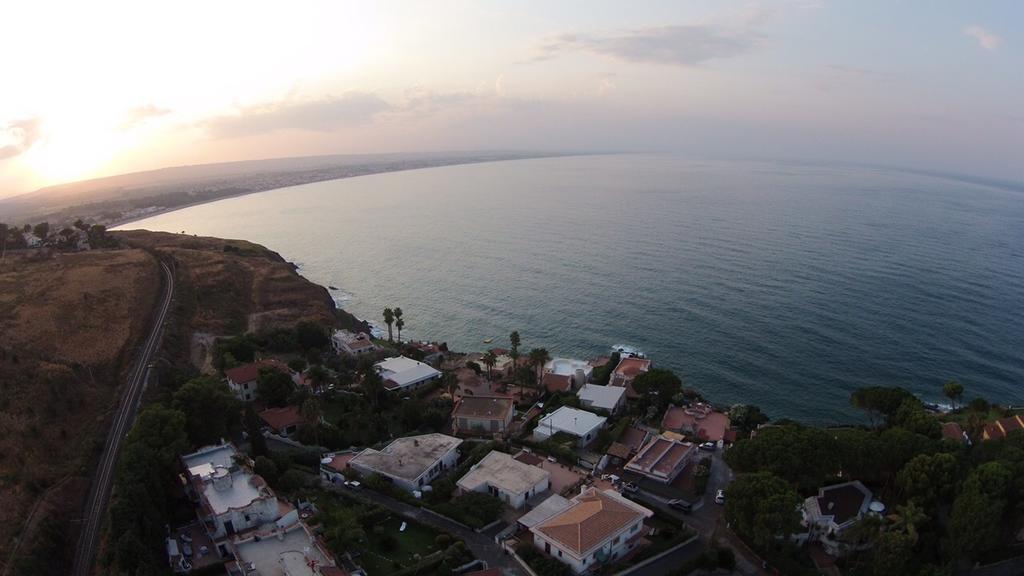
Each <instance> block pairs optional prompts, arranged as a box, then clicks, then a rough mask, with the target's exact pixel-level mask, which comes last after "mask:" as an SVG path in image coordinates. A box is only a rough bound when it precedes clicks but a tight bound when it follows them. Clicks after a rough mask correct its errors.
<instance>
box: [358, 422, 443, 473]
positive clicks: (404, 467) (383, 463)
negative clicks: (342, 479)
mask: <svg viewBox="0 0 1024 576" xmlns="http://www.w3.org/2000/svg"><path fill="white" fill-rule="evenodd" d="M459 444H462V440H460V439H458V438H455V437H454V436H448V435H445V434H438V433H433V434H422V435H420V436H408V437H406V438H398V439H396V440H395V441H394V442H392V443H390V444H388V445H387V446H386V447H385V448H384V449H383V450H374V449H373V448H367V449H366V450H363V451H362V452H360V453H359V454H357V455H356V457H355V458H353V459H351V460H349V466H357V465H358V466H363V467H365V468H369V469H370V470H373V471H376V472H379V473H381V474H386V475H388V476H393V477H395V478H402V479H403V480H409V481H410V482H415V481H416V479H417V478H419V477H420V476H422V475H423V474H424V473H425V472H426V471H427V470H430V469H431V468H432V467H433V466H434V465H435V464H437V462H438V461H440V460H441V458H443V457H444V455H445V454H447V453H448V452H449V451H451V450H453V449H455V448H457V447H458V446H459Z"/></svg>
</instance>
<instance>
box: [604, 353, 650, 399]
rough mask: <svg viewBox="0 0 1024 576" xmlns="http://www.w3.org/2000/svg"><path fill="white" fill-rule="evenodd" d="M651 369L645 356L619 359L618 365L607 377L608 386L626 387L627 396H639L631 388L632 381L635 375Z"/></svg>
mask: <svg viewBox="0 0 1024 576" xmlns="http://www.w3.org/2000/svg"><path fill="white" fill-rule="evenodd" d="M650 369H651V361H650V360H648V359H646V358H636V357H633V356H630V357H627V358H623V359H622V360H619V365H618V366H616V367H615V370H612V374H611V376H610V377H609V378H608V385H609V386H620V387H622V388H625V389H626V397H627V398H639V397H640V395H639V394H637V392H636V390H634V389H633V381H634V380H636V377H637V376H639V375H641V374H643V373H644V372H647V371H649V370H650Z"/></svg>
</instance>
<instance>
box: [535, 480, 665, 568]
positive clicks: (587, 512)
mask: <svg viewBox="0 0 1024 576" xmlns="http://www.w3.org/2000/svg"><path fill="white" fill-rule="evenodd" d="M651 515H652V512H651V511H650V510H648V509H647V508H644V507H642V506H640V505H638V504H633V503H632V502H629V501H628V500H626V499H624V498H623V497H622V496H620V495H619V494H618V493H616V492H615V491H614V490H605V491H603V492H601V491H598V490H596V489H594V488H588V489H587V490H586V491H585V492H583V493H582V494H580V495H579V496H576V497H575V498H573V499H572V500H571V501H570V506H569V507H568V508H566V509H565V510H563V511H561V512H558V513H557V514H555V515H554V516H552V517H550V518H548V519H547V520H544V521H543V522H541V523H540V524H538V525H536V526H534V527H533V528H532V530H533V531H535V532H539V533H541V534H543V535H544V536H546V537H547V538H549V539H551V540H554V541H556V542H558V543H560V544H561V545H562V546H563V547H564V548H565V549H567V550H569V551H570V552H572V553H573V554H575V555H576V556H578V557H584V556H586V555H587V554H589V553H590V551H591V550H592V549H594V548H596V547H597V546H600V545H601V544H603V543H604V542H605V541H606V540H608V539H609V538H611V537H612V536H613V535H615V534H617V533H618V532H620V531H622V530H624V529H626V528H629V526H631V525H632V524H633V523H635V522H636V521H637V520H642V519H643V518H646V517H650V516H651Z"/></svg>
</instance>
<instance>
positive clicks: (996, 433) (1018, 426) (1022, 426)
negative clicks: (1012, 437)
mask: <svg viewBox="0 0 1024 576" xmlns="http://www.w3.org/2000/svg"><path fill="white" fill-rule="evenodd" d="M1014 430H1024V418H1021V417H1020V416H1007V417H1006V418H1000V419H999V420H996V421H995V422H992V423H990V424H986V425H985V428H984V430H983V431H982V433H981V438H982V439H983V440H996V439H999V438H1006V437H1007V436H1008V435H1009V434H1010V432H1013V431H1014Z"/></svg>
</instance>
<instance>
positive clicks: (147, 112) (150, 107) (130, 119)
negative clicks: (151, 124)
mask: <svg viewBox="0 0 1024 576" xmlns="http://www.w3.org/2000/svg"><path fill="white" fill-rule="evenodd" d="M170 113H171V111H170V110H169V109H167V108H161V107H159V106H156V105H154V104H146V105H145V106H139V107H137V108H132V109H131V110H129V111H128V114H127V115H126V116H125V120H124V122H122V123H121V130H129V129H131V128H134V127H136V126H138V125H140V124H144V123H146V122H147V121H149V120H151V119H153V118H159V117H160V116H166V115H167V114H170Z"/></svg>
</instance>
